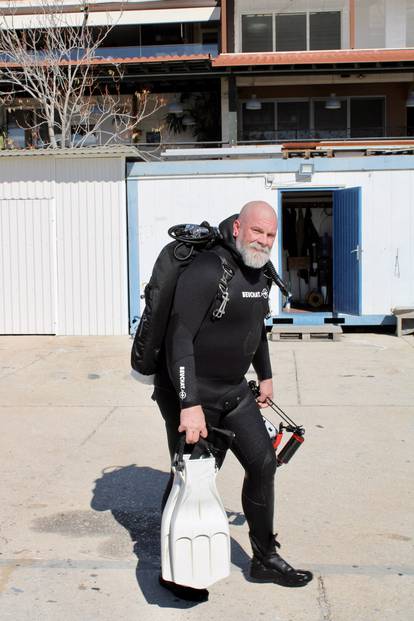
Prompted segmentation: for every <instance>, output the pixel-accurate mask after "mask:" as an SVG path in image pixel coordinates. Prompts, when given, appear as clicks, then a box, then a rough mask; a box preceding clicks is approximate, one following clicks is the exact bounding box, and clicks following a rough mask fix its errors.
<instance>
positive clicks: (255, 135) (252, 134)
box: [238, 125, 414, 144]
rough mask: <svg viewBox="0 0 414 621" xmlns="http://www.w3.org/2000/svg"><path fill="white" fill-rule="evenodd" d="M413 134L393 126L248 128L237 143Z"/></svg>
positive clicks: (410, 130) (406, 135)
mask: <svg viewBox="0 0 414 621" xmlns="http://www.w3.org/2000/svg"><path fill="white" fill-rule="evenodd" d="M413 135H414V128H412V127H408V128H407V127H406V126H402V125H401V126H395V127H387V128H386V127H384V126H377V127H358V128H356V127H348V128H347V129H343V128H341V129H335V128H332V129H280V130H248V131H243V132H242V133H241V134H240V135H239V140H238V143H239V144H251V143H256V144H267V143H280V142H286V141H289V142H291V141H304V140H355V139H361V138H370V139H376V138H377V139H384V138H386V139H387V140H388V139H392V138H399V139H402V138H409V137H411V136H413Z"/></svg>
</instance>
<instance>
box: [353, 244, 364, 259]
mask: <svg viewBox="0 0 414 621" xmlns="http://www.w3.org/2000/svg"><path fill="white" fill-rule="evenodd" d="M354 252H356V258H357V261H360V260H361V253H362V248H361V246H360V245H359V244H358V245H357V247H356V248H354V250H351V254H353V253H354Z"/></svg>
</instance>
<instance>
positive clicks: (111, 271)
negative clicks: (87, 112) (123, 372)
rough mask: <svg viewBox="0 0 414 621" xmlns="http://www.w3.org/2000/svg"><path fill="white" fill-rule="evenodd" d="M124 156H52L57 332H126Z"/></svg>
mask: <svg viewBox="0 0 414 621" xmlns="http://www.w3.org/2000/svg"><path fill="white" fill-rule="evenodd" d="M124 180H125V170H124V159H123V158H115V157H114V158H109V157H108V158H65V159H59V160H57V162H56V195H55V196H56V220H57V260H58V282H57V300H58V309H57V316H58V323H57V334H77V335H82V334H84V335H115V334H128V268H127V237H126V230H127V224H126V196H125V181H124Z"/></svg>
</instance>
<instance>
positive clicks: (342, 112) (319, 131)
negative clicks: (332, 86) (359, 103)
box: [313, 99, 348, 139]
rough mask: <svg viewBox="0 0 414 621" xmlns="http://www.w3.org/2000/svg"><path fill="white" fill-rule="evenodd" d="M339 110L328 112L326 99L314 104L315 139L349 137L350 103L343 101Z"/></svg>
mask: <svg viewBox="0 0 414 621" xmlns="http://www.w3.org/2000/svg"><path fill="white" fill-rule="evenodd" d="M340 101H341V107H340V108H338V110H327V109H326V108H325V103H326V99H324V100H321V101H314V102H313V124H314V125H313V126H314V128H315V138H324V139H328V138H346V137H347V135H348V101H347V100H346V99H341V100H340Z"/></svg>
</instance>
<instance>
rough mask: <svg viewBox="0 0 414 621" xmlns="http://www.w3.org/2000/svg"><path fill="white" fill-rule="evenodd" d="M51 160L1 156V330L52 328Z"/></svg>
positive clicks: (40, 331) (37, 331) (44, 330)
mask: <svg viewBox="0 0 414 621" xmlns="http://www.w3.org/2000/svg"><path fill="white" fill-rule="evenodd" d="M53 178H54V163H53V160H52V158H49V157H36V158H35V157H32V158H21V157H17V158H5V157H1V158H0V334H53V333H54V332H55V329H56V308H55V303H56V294H55V267H56V255H55V232H54V226H55V217H54V201H53Z"/></svg>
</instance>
